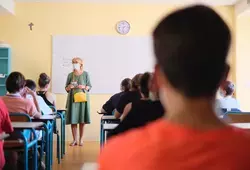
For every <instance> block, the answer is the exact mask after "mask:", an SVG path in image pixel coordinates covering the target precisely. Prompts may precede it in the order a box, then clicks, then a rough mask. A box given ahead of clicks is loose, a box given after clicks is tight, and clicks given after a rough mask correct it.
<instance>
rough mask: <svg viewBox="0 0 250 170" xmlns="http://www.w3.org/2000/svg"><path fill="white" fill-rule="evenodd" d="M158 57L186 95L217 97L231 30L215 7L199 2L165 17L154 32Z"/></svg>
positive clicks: (162, 66)
mask: <svg viewBox="0 0 250 170" xmlns="http://www.w3.org/2000/svg"><path fill="white" fill-rule="evenodd" d="M153 39H154V50H155V55H156V60H157V63H158V65H159V67H160V68H161V70H162V71H163V72H164V74H165V76H166V78H167V79H168V81H169V83H170V84H171V85H172V86H173V87H174V88H175V89H177V90H178V91H180V92H181V93H182V94H183V95H184V96H186V97H191V98H194V97H214V96H215V94H216V91H217V89H218V87H219V84H220V82H221V79H222V78H223V76H224V74H225V69H226V68H225V67H226V58H227V55H228V51H229V48H230V42H231V33H230V30H229V28H228V26H227V24H226V23H225V22H224V21H223V19H222V18H221V17H220V16H219V15H218V14H217V13H216V12H215V11H214V10H213V9H211V8H209V7H206V6H203V5H196V6H191V7H187V8H184V9H181V10H177V11H176V12H174V13H172V14H170V15H168V16H167V17H165V18H164V19H163V20H162V21H161V22H160V23H159V25H158V26H157V27H156V29H155V30H154V33H153Z"/></svg>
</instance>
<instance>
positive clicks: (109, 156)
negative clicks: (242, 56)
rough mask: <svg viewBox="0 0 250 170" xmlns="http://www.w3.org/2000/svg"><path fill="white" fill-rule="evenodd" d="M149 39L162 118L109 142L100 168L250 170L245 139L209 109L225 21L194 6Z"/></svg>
mask: <svg viewBox="0 0 250 170" xmlns="http://www.w3.org/2000/svg"><path fill="white" fill-rule="evenodd" d="M153 40H154V50H155V56H156V62H157V64H156V66H155V79H156V82H157V84H158V87H159V90H160V92H159V94H160V99H161V102H162V104H163V106H164V108H165V110H166V116H167V118H163V119H161V120H159V121H156V122H154V123H152V124H149V125H148V126H146V127H143V128H140V129H138V130H134V131H130V132H128V133H125V134H124V135H121V136H118V137H114V138H113V139H111V140H110V141H108V143H107V146H105V148H104V149H103V151H102V153H101V156H100V167H99V169H100V170H166V169H169V170H249V169H250V161H249V160H250V136H249V135H248V134H247V133H246V132H244V131H243V130H241V129H237V128H233V127H231V126H229V125H227V124H225V123H224V122H223V121H221V120H220V119H219V118H218V117H217V116H216V114H215V111H214V104H215V95H216V91H217V89H218V87H219V84H220V82H222V81H223V79H224V77H226V76H225V73H226V70H227V63H226V61H227V55H228V51H229V48H230V42H231V34H230V30H229V28H228V26H227V25H226V23H225V22H224V21H223V20H222V18H221V17H220V16H219V15H218V14H217V13H216V12H215V11H214V10H212V9H211V8H208V7H206V6H202V5H197V6H192V7H188V8H184V9H181V10H178V11H175V12H173V13H172V14H170V15H168V16H167V17H166V18H164V19H163V20H162V21H161V22H160V23H159V25H158V26H157V27H156V29H155V30H154V33H153ZM226 74H227V73H226ZM152 114H153V113H152Z"/></svg>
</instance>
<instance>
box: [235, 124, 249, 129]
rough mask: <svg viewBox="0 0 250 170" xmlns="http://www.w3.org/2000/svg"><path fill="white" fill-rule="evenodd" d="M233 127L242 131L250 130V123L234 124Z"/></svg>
mask: <svg viewBox="0 0 250 170" xmlns="http://www.w3.org/2000/svg"><path fill="white" fill-rule="evenodd" d="M231 125H232V126H235V127H238V128H242V129H250V123H232V124H231Z"/></svg>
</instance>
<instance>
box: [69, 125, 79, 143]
mask: <svg viewBox="0 0 250 170" xmlns="http://www.w3.org/2000/svg"><path fill="white" fill-rule="evenodd" d="M71 131H72V136H73V142H72V143H71V144H70V146H75V145H77V124H71Z"/></svg>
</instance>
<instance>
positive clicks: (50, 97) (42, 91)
mask: <svg viewBox="0 0 250 170" xmlns="http://www.w3.org/2000/svg"><path fill="white" fill-rule="evenodd" d="M50 81H51V80H50V77H49V76H48V75H47V74H46V73H42V74H40V76H39V80H38V85H39V90H38V91H37V95H38V96H41V97H42V98H43V100H44V101H45V103H46V104H47V105H48V106H53V107H56V97H55V94H53V93H50V92H49V91H48V90H49V88H50Z"/></svg>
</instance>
